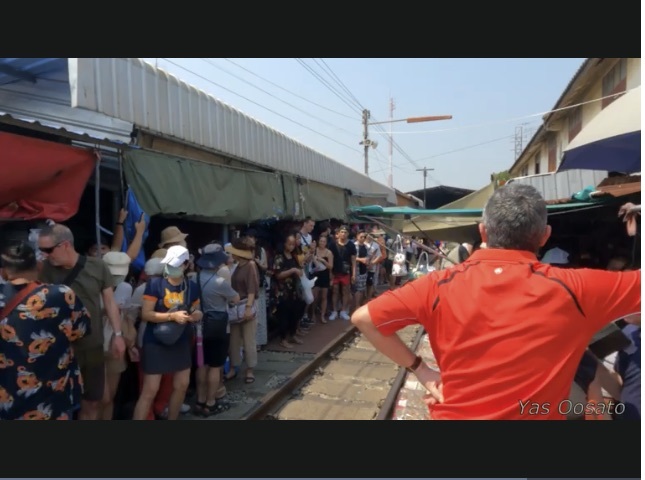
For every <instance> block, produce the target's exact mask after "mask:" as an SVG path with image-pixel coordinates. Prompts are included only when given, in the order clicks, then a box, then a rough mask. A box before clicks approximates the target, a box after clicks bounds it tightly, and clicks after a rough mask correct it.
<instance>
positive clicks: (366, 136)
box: [362, 110, 371, 175]
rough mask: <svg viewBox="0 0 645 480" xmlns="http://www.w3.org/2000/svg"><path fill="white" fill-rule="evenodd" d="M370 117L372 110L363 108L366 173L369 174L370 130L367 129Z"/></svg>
mask: <svg viewBox="0 0 645 480" xmlns="http://www.w3.org/2000/svg"><path fill="white" fill-rule="evenodd" d="M369 119H370V111H369V110H363V142H362V143H363V148H364V149H365V153H364V155H365V175H369V153H368V152H369V149H370V144H371V142H370V139H369V132H368V130H367V126H368V124H369V123H368V122H369Z"/></svg>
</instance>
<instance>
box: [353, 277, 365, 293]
mask: <svg viewBox="0 0 645 480" xmlns="http://www.w3.org/2000/svg"><path fill="white" fill-rule="evenodd" d="M368 275H369V274H368V273H364V274H363V275H356V282H355V283H354V288H355V289H356V291H357V292H364V291H365V289H366V288H367V276H368Z"/></svg>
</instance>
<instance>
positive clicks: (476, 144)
mask: <svg viewBox="0 0 645 480" xmlns="http://www.w3.org/2000/svg"><path fill="white" fill-rule="evenodd" d="M513 137H514V135H506V136H504V137H499V138H494V139H492V140H488V141H486V142H480V143H475V144H473V145H468V146H465V147H461V148H456V149H454V150H449V151H447V152H442V153H437V154H436V155H431V156H429V157H425V158H422V159H419V161H424V160H430V159H432V158H437V157H442V156H444V155H450V154H452V153H457V152H462V151H464V150H470V149H471V148H476V147H481V146H483V145H488V144H490V143H495V142H499V141H501V140H508V139H510V138H513ZM395 167H400V165H395ZM374 173H378V170H377V171H375V172H374Z"/></svg>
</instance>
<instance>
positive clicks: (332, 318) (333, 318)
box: [329, 310, 338, 322]
mask: <svg viewBox="0 0 645 480" xmlns="http://www.w3.org/2000/svg"><path fill="white" fill-rule="evenodd" d="M337 318H338V312H336V311H335V310H334V311H333V312H331V315H329V321H330V322H333V321H334V320H336V319H337Z"/></svg>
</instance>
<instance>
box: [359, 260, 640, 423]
mask: <svg viewBox="0 0 645 480" xmlns="http://www.w3.org/2000/svg"><path fill="white" fill-rule="evenodd" d="M640 275H641V274H640V270H638V271H632V272H609V271H604V270H591V269H577V270H574V269H561V268H556V267H552V266H550V265H547V264H542V263H540V262H539V261H538V260H537V258H536V256H535V255H533V254H532V253H529V252H522V251H515V250H501V249H485V250H478V251H477V252H475V253H474V254H473V255H472V256H471V257H470V258H469V259H468V260H467V261H465V262H464V263H462V264H460V265H457V266H454V267H452V268H448V269H446V270H440V271H435V272H433V273H431V274H430V275H427V276H425V277H422V278H420V279H418V280H415V281H413V282H410V283H408V284H406V285H405V286H403V287H402V288H400V289H398V290H394V291H392V292H388V293H386V294H384V295H381V296H380V297H378V298H376V299H374V300H372V301H371V302H369V304H368V309H369V312H370V315H371V318H372V321H373V322H374V324H375V325H376V326H377V328H378V329H379V331H380V332H381V333H383V334H384V335H392V334H394V333H395V332H396V331H398V330H400V329H402V328H403V327H406V326H408V325H412V324H417V323H420V324H421V325H423V327H424V328H425V330H426V332H427V333H428V337H429V340H430V345H431V346H432V351H433V352H434V355H435V357H436V360H437V363H438V365H439V368H440V370H441V379H442V382H443V393H444V403H442V404H440V405H435V406H434V407H432V418H433V419H437V420H444V419H445V420H448V419H451V420H452V419H454V420H467V419H480V420H563V419H565V417H566V413H567V409H569V408H571V407H570V405H569V404H568V398H569V391H570V389H571V385H572V383H573V378H574V375H575V372H576V369H577V367H578V364H579V362H580V359H581V357H582V353H583V352H584V350H585V348H586V347H587V345H588V344H589V342H590V341H591V338H592V336H593V335H594V334H595V333H596V332H598V331H599V330H600V329H601V328H602V327H604V326H605V325H607V324H608V323H610V322H612V321H615V320H618V319H620V318H623V317H625V316H627V315H629V314H632V313H640V310H641V276H640Z"/></svg>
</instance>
